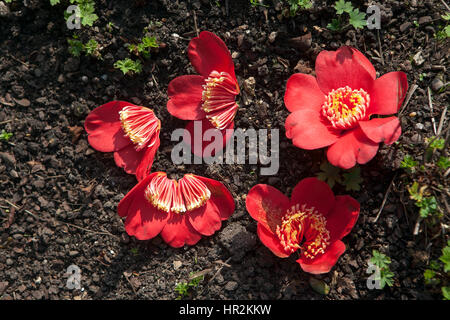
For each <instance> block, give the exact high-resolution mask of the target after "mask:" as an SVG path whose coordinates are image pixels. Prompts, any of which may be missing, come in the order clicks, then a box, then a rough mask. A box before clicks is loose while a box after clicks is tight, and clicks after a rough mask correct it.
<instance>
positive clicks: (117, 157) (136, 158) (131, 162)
mask: <svg viewBox="0 0 450 320" xmlns="http://www.w3.org/2000/svg"><path fill="white" fill-rule="evenodd" d="M144 154H145V150H141V151H136V148H135V147H134V144H130V145H128V146H126V147H125V148H123V149H120V150H118V151H116V152H114V161H115V162H116V165H117V166H118V167H120V168H123V169H124V170H125V172H126V173H128V174H136V169H137V167H138V166H139V164H140V163H141V159H142V157H143V156H144Z"/></svg>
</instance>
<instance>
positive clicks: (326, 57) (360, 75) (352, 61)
mask: <svg viewBox="0 0 450 320" xmlns="http://www.w3.org/2000/svg"><path fill="white" fill-rule="evenodd" d="M369 64H370V62H368V60H367V59H365V57H364V56H363V55H362V53H361V52H359V51H358V50H356V49H355V48H351V47H347V46H344V47H341V48H339V49H338V50H337V51H322V52H321V53H319V55H318V56H317V59H316V77H317V83H318V84H319V87H320V89H321V90H322V91H323V92H324V93H325V94H328V93H329V92H330V91H331V90H333V89H338V88H342V87H345V86H349V87H350V88H352V89H354V90H357V89H364V90H365V91H367V92H369V89H370V88H371V87H372V84H373V82H374V80H375V77H373V71H374V69H372V68H373V67H372V68H370V66H369Z"/></svg>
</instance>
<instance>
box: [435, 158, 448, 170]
mask: <svg viewBox="0 0 450 320" xmlns="http://www.w3.org/2000/svg"><path fill="white" fill-rule="evenodd" d="M437 166H438V167H439V168H441V169H442V170H447V169H448V168H449V167H450V158H448V157H444V156H441V157H440V158H439V160H438V162H437Z"/></svg>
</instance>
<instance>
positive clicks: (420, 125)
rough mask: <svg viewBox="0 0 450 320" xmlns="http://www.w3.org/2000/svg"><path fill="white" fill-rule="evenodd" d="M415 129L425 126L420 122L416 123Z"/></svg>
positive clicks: (421, 128)
mask: <svg viewBox="0 0 450 320" xmlns="http://www.w3.org/2000/svg"><path fill="white" fill-rule="evenodd" d="M414 127H415V128H416V129H417V130H423V128H425V126H424V125H423V124H422V123H420V122H419V123H416V125H415V126H414Z"/></svg>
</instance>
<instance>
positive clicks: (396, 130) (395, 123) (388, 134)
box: [359, 117, 402, 144]
mask: <svg viewBox="0 0 450 320" xmlns="http://www.w3.org/2000/svg"><path fill="white" fill-rule="evenodd" d="M359 126H360V128H361V130H362V132H364V134H365V135H366V136H367V137H368V138H369V139H370V140H372V141H373V142H376V143H380V142H384V143H385V144H392V143H394V142H395V141H397V140H398V138H399V137H400V135H401V133H402V127H401V126H400V121H399V120H398V118H397V117H389V118H375V119H372V120H369V121H360V122H359Z"/></svg>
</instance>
